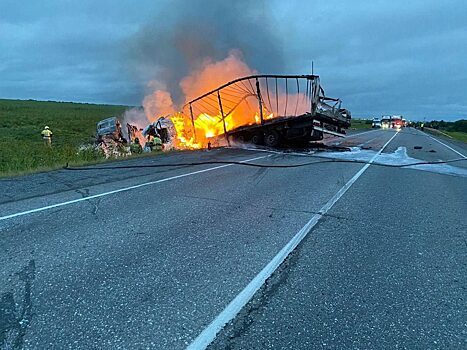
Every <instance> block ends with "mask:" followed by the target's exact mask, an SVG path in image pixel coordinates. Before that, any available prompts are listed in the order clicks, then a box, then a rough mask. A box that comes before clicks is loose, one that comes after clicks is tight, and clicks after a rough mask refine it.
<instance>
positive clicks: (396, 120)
mask: <svg viewBox="0 0 467 350" xmlns="http://www.w3.org/2000/svg"><path fill="white" fill-rule="evenodd" d="M391 126H392V127H393V128H394V129H400V128H402V116H400V115H393V116H392V117H391Z"/></svg>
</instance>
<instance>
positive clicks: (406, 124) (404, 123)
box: [402, 118, 409, 128]
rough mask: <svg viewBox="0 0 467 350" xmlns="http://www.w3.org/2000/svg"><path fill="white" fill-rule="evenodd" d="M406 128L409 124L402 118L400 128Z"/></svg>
mask: <svg viewBox="0 0 467 350" xmlns="http://www.w3.org/2000/svg"><path fill="white" fill-rule="evenodd" d="M407 126H409V123H408V122H407V120H406V119H404V118H402V127H403V128H405V127H407Z"/></svg>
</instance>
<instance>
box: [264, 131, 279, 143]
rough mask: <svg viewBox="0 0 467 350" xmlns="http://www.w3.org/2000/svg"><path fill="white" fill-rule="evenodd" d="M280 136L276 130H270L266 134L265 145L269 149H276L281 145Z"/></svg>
mask: <svg viewBox="0 0 467 350" xmlns="http://www.w3.org/2000/svg"><path fill="white" fill-rule="evenodd" d="M279 142H280V136H279V133H278V132H277V131H275V130H269V131H267V132H266V136H265V137H264V144H265V145H266V146H268V147H276V146H278V145H279Z"/></svg>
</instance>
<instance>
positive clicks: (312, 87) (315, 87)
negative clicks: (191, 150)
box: [183, 74, 324, 142]
mask: <svg viewBox="0 0 467 350" xmlns="http://www.w3.org/2000/svg"><path fill="white" fill-rule="evenodd" d="M260 78H264V79H265V81H266V91H267V96H268V100H269V105H270V107H271V101H270V97H269V85H268V78H271V79H274V80H275V90H276V91H275V93H276V111H277V112H279V98H278V84H277V79H285V90H286V91H285V98H286V102H285V110H284V115H287V102H288V79H296V82H297V94H299V93H300V84H299V79H307V85H306V86H307V87H306V95H305V98H310V107H311V111H310V112H311V114H312V115H313V114H314V111H315V109H316V106H317V104H318V100H319V99H320V98H324V90H323V88H322V87H321V86H320V85H319V76H318V75H313V74H311V75H276V74H260V75H249V76H246V77H242V78H238V79H235V80H232V81H229V82H228V83H225V84H223V85H221V86H219V87H218V88H216V89H214V90H211V91H209V92H207V93H205V94H203V95H201V96H199V97H197V98H195V99H193V100H191V101H189V102H188V103H186V104H185V105H184V106H183V109H184V108H185V107H186V106H187V105H188V106H189V109H190V117H191V123H192V126H193V134H194V137H195V140H196V128H195V121H194V116H193V107H192V104H193V103H194V102H197V101H200V100H202V99H203V98H205V97H207V96H209V95H212V94H215V93H217V99H218V102H219V111H220V113H221V116H222V123H223V127H224V134H225V137H226V139H227V142H229V137H228V132H227V126H226V124H225V117H226V116H225V115H224V108H223V106H222V98H221V95H220V90H222V89H224V88H226V87H228V86H231V85H233V84H236V83H238V82H241V83H242V84H243V82H244V81H248V83H249V84H250V87H251V89H252V90H253V91H254V90H255V89H254V88H253V86H252V84H251V79H255V81H256V94H255V95H256V96H257V98H258V105H259V113H260V119H261V124H264V116H263V105H264V101H263V98H262V94H261V88H260V83H259V79H260ZM310 81H311V84H310ZM243 85H244V84H243ZM244 86H245V88H246V90H247V91H249V89H248V86H246V85H244ZM320 93H322V97H321V96H320ZM308 94H309V96H308ZM252 95H253V94H251V95H249V96H252ZM297 108H298V97H297V103H296V106H295V114H296V113H297ZM231 112H232V111H231ZM231 112H229V114H230V113H231Z"/></svg>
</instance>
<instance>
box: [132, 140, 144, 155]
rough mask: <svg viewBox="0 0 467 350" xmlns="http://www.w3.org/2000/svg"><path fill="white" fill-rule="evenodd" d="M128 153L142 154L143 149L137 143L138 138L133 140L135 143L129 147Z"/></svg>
mask: <svg viewBox="0 0 467 350" xmlns="http://www.w3.org/2000/svg"><path fill="white" fill-rule="evenodd" d="M130 151H131V153H142V152H143V148H142V147H141V144H140V143H139V139H138V138H135V142H133V143H132V144H131V145H130Z"/></svg>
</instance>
